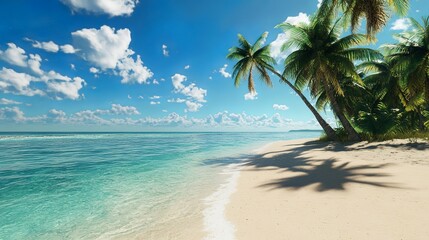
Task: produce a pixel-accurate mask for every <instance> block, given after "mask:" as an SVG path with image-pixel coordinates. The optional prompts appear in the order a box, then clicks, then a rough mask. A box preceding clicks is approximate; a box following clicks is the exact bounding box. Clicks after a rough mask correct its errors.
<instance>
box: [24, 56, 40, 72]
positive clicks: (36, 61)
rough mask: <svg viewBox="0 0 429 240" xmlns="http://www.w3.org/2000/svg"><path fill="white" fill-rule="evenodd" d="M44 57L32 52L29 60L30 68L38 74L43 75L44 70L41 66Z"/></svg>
mask: <svg viewBox="0 0 429 240" xmlns="http://www.w3.org/2000/svg"><path fill="white" fill-rule="evenodd" d="M41 62H42V58H41V57H40V56H39V55H38V54H30V58H29V59H28V61H27V65H28V68H30V70H31V71H33V72H34V73H36V74H38V75H43V74H44V72H43V71H42V69H40V67H41V66H42V63H41Z"/></svg>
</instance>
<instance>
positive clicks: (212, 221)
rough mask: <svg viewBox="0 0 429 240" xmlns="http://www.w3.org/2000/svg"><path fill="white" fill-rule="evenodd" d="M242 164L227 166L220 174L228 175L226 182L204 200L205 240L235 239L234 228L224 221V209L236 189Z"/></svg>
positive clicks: (226, 220)
mask: <svg viewBox="0 0 429 240" xmlns="http://www.w3.org/2000/svg"><path fill="white" fill-rule="evenodd" d="M243 162H244V159H243ZM242 164H243V163H241V164H231V165H228V166H227V167H226V168H225V169H224V170H223V171H222V172H221V174H226V175H228V177H227V180H226V182H225V183H223V184H221V185H220V186H219V188H218V189H217V190H216V192H214V193H213V194H212V195H210V196H208V197H207V198H205V199H204V202H205V204H206V206H207V207H206V208H205V210H204V212H203V215H204V230H205V232H206V233H207V235H206V237H205V240H212V239H223V240H232V239H235V227H234V225H233V224H232V223H231V222H230V221H228V219H226V216H225V208H226V205H227V204H228V203H229V200H230V197H231V195H232V194H233V193H234V192H235V190H236V188H237V182H238V178H239V176H240V169H241V165H242Z"/></svg>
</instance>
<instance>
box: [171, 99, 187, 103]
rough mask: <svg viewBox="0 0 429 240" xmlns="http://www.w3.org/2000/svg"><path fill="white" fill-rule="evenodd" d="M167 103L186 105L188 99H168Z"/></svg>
mask: <svg viewBox="0 0 429 240" xmlns="http://www.w3.org/2000/svg"><path fill="white" fill-rule="evenodd" d="M167 102H169V103H184V102H186V99H183V98H176V99H174V98H173V99H168V100H167Z"/></svg>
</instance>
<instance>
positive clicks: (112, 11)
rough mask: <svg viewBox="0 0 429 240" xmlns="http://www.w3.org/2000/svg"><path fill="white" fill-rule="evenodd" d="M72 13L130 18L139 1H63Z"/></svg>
mask: <svg viewBox="0 0 429 240" xmlns="http://www.w3.org/2000/svg"><path fill="white" fill-rule="evenodd" d="M62 2H63V3H64V4H66V5H67V6H69V7H70V8H71V9H72V11H76V12H80V11H84V12H90V13H95V14H107V15H109V16H111V17H115V16H123V15H126V16H129V15H131V14H132V13H133V11H134V8H135V7H136V5H137V4H138V2H139V0H91V1H88V0H62Z"/></svg>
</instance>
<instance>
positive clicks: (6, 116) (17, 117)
mask: <svg viewBox="0 0 429 240" xmlns="http://www.w3.org/2000/svg"><path fill="white" fill-rule="evenodd" d="M0 119H2V120H14V121H16V122H23V121H25V117H24V112H22V111H21V110H20V109H19V108H18V107H4V108H0Z"/></svg>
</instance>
